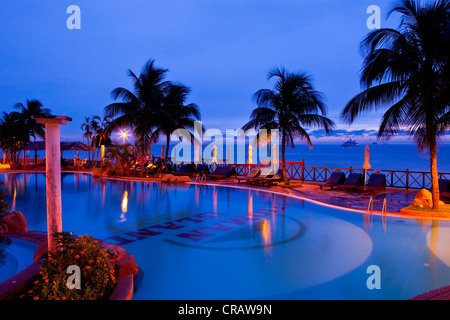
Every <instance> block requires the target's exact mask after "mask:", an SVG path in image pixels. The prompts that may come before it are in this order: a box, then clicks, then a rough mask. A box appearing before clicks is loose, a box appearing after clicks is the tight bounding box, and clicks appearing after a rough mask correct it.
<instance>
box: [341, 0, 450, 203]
mask: <svg viewBox="0 0 450 320" xmlns="http://www.w3.org/2000/svg"><path fill="white" fill-rule="evenodd" d="M393 12H397V13H400V14H402V18H401V23H400V26H399V28H398V30H395V29H388V28H383V29H379V30H375V31H373V32H371V33H369V34H368V35H367V36H366V37H365V39H364V40H363V41H362V42H361V52H362V54H363V56H365V57H364V62H363V67H362V72H361V79H360V82H361V85H362V87H363V89H364V90H363V91H362V92H361V93H359V94H357V95H356V96H355V97H353V98H352V99H351V100H350V101H349V102H348V103H347V105H346V106H345V107H344V109H343V110H342V112H341V118H342V119H343V120H345V121H347V122H348V123H353V121H354V120H355V119H356V118H357V116H359V115H360V114H361V113H367V112H371V111H373V110H377V109H380V108H382V107H385V106H388V109H387V111H386V112H385V113H384V115H383V117H382V119H381V123H380V127H379V130H378V138H379V139H385V140H388V139H389V138H391V137H392V136H394V135H395V134H397V133H399V132H401V131H403V130H406V132H407V134H408V135H409V136H411V137H412V139H413V141H414V143H415V144H416V146H417V148H418V149H419V150H420V151H422V152H424V151H426V150H428V151H429V154H430V171H431V177H432V179H431V180H432V197H433V208H435V209H438V208H439V182H438V171H437V146H438V144H439V143H440V142H441V138H442V135H443V133H444V132H445V129H446V128H448V124H449V123H450V122H449V119H450V115H449V101H450V99H449V83H450V81H449V79H450V78H449V63H448V62H449V57H450V50H449V43H450V42H449V39H450V23H449V22H450V20H449V17H450V1H449V0H439V1H436V2H435V3H429V4H423V5H422V4H420V3H419V2H416V1H414V0H402V1H400V3H399V4H398V5H397V6H395V7H394V8H393V9H392V10H391V12H390V14H391V13H393Z"/></svg>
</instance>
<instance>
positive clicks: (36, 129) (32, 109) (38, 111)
mask: <svg viewBox="0 0 450 320" xmlns="http://www.w3.org/2000/svg"><path fill="white" fill-rule="evenodd" d="M14 108H15V109H17V110H18V115H17V116H18V117H19V118H21V119H22V120H23V121H24V122H25V124H26V125H27V127H28V128H29V134H30V136H32V137H33V138H34V139H35V140H36V135H37V136H39V137H41V138H42V139H45V125H43V124H40V123H37V122H36V120H34V119H32V118H31V117H32V116H48V115H50V109H48V108H44V107H43V105H42V103H41V102H40V101H39V100H27V102H26V103H25V105H24V104H23V103H21V102H19V103H17V104H16V105H15V106H14Z"/></svg>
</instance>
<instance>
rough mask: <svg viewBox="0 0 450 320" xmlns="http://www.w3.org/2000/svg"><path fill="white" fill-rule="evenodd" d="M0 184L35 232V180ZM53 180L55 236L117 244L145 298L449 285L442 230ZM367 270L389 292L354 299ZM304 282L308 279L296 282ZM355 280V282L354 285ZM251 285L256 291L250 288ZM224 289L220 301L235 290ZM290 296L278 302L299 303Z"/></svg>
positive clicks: (240, 196) (238, 196) (296, 204)
mask: <svg viewBox="0 0 450 320" xmlns="http://www.w3.org/2000/svg"><path fill="white" fill-rule="evenodd" d="M2 178H3V180H4V182H5V186H4V191H5V197H6V200H7V201H8V202H9V203H14V205H15V207H16V209H17V210H20V211H22V212H23V213H24V214H25V216H26V218H27V222H28V229H29V230H42V231H45V230H46V201H45V199H46V193H45V174H44V173H42V174H41V173H39V174H4V176H3V177H2ZM62 181H63V192H62V197H63V199H62V206H63V229H64V230H67V231H72V232H74V233H76V234H85V233H88V234H93V235H94V236H96V237H98V238H101V239H105V238H110V237H116V236H117V237H120V239H124V240H126V241H125V244H124V247H125V248H126V250H130V251H131V252H132V254H133V255H134V256H135V257H136V259H137V262H138V263H139V264H140V266H141V267H143V268H144V269H145V268H148V270H151V271H148V272H147V275H146V276H147V277H148V279H149V280H148V281H149V282H150V284H149V288H156V287H157V286H158V285H160V287H158V289H159V290H153V291H152V292H153V293H152V292H150V293H146V294H150V295H151V294H155V296H152V297H156V298H159V297H168V298H173V297H174V296H164V295H161V296H157V295H156V293H159V292H166V291H167V292H172V293H173V292H176V293H178V292H180V295H181V292H182V290H183V289H185V290H187V291H186V292H188V293H189V294H190V293H191V292H192V291H189V290H188V289H187V288H192V286H193V285H195V286H196V288H197V287H198V288H199V289H198V292H201V288H203V287H204V288H203V289H204V290H205V292H209V291H207V290H208V286H210V285H211V284H209V282H211V281H213V282H214V285H215V286H216V287H217V288H220V290H223V291H221V292H228V291H226V290H227V288H226V285H227V283H229V279H231V278H230V277H234V276H236V277H238V280H236V283H235V284H233V285H235V286H239V288H240V290H241V291H242V292H248V291H249V290H250V289H251V287H252V286H254V287H255V288H259V289H260V290H261V292H264V290H266V289H267V288H269V289H270V290H271V291H270V292H275V291H276V292H278V293H280V294H281V293H283V290H284V289H283V288H284V287H283V286H285V287H286V288H289V290H290V289H292V288H294V287H295V285H297V287H295V288H294V289H298V287H301V286H306V284H305V283H314V284H317V283H318V281H319V279H320V280H321V281H325V282H324V283H326V281H331V279H337V280H335V281H337V282H338V283H340V282H339V281H344V280H345V281H348V280H349V279H351V280H352V281H353V282H350V283H349V282H345V284H342V283H340V285H342V287H339V288H338V289H336V288H334V287H333V286H332V285H331V284H330V285H329V287H327V289H329V292H330V295H331V294H332V293H333V292H336V293H338V294H339V296H338V297H337V298H345V297H347V296H348V297H351V298H355V297H356V298H360V297H364V298H367V297H368V298H371V297H372V296H373V295H375V296H376V297H377V298H379V297H381V298H392V297H394V298H399V297H400V298H409V297H411V296H412V295H414V294H419V293H421V292H423V291H426V290H431V289H433V288H435V287H438V286H440V285H446V284H448V283H446V282H447V280H446V279H449V278H450V271H449V270H450V246H449V243H450V223H449V222H444V221H441V222H438V221H431V220H417V221H415V220H413V219H400V218H393V217H384V216H379V215H369V214H360V213H351V212H345V211H339V210H333V209H330V208H326V207H321V206H317V205H313V204H311V203H308V202H306V201H301V200H299V199H292V198H288V197H284V196H281V197H280V196H277V195H274V194H272V193H267V192H261V191H249V190H243V189H233V188H227V187H217V186H207V185H180V184H172V183H160V182H145V181H131V180H114V179H100V178H93V177H91V175H89V174H75V175H74V174H63V175H62ZM387 225H389V227H387V228H386V226H387ZM180 234H184V237H180ZM116 239H119V238H116ZM372 243H373V246H372ZM119 245H120V244H119ZM142 248H145V250H142ZM150 248H151V249H150ZM200 249H201V250H200ZM189 250H192V251H189ZM258 250H259V251H258ZM366 259H367V260H366ZM160 264H161V265H160ZM370 264H374V265H378V266H380V269H381V272H382V275H383V279H382V281H383V283H382V288H389V290H387V289H385V290H382V291H379V292H382V293H377V292H374V291H372V292H368V290H365V291H364V289H365V280H366V278H364V277H365V275H366V273H365V270H366V268H367V266H368V265H370ZM180 265H183V266H184V265H186V268H184V267H183V268H181V269H180ZM203 266H209V267H208V268H209V269H208V270H205V269H204V268H203ZM338 267H339V268H338ZM358 268H359V269H358ZM247 270H248V271H247ZM219 271H220V272H219ZM338 271H339V272H338ZM333 272H335V273H333ZM350 272H352V273H351V274H350V275H348V273H350ZM153 273H154V276H153ZM326 273H329V274H326ZM332 273H333V274H332ZM241 274H242V276H241ZM178 275H179V276H178ZM307 275H309V277H310V279H307V280H305V279H303V278H301V277H306V276H307ZM343 275H346V277H343V278H340V276H343ZM169 276H172V277H173V280H171V279H169ZM222 277H225V278H222ZM227 277H228V278H227ZM239 277H240V278H239ZM361 277H363V278H364V279H363V280H364V281H363V282H361V283H362V285H359V284H358V281H360V280H361ZM156 278H158V279H159V278H160V279H161V281H160V283H159V282H158V281H159V280H158V279H156ZM258 278H261V279H262V278H264V279H265V281H266V282H265V283H264V284H261V283H257V281H258ZM201 279H203V280H204V281H203V282H202V281H201ZM211 279H218V280H217V281H216V280H211ZM220 279H222V280H220ZM251 279H255V282H251ZM339 279H344V280H339ZM411 279H414V281H411ZM219 280H220V281H219ZM333 281H334V280H333ZM167 283H170V286H172V288H167V286H168V284H167ZM330 283H334V282H330ZM383 284H384V287H383ZM244 285H247V287H245V286H244ZM324 285H325V284H324ZM202 286H203V287H202ZM361 287H362V289H363V290H362V291H361ZM173 288H175V289H173ZM348 288H350V289H348ZM355 288H359V289H355ZM178 289H179V290H178ZM232 289H233V290H232ZM232 289H230V291H229V292H236V291H239V290H236V288H232ZM259 289H258V290H259ZM269 289H267V290H269ZM282 289H283V290H282ZM294 289H292V290H294ZM335 289H336V290H335ZM209 290H212V289H211V288H209ZM255 290H256V289H255ZM286 290H287V289H286ZM217 291H218V292H219V289H217ZM294 291H295V290H294ZM294 291H293V292H294ZM295 292H296V293H295V294H294V295H292V296H288V298H299V297H300V298H305V296H301V294H300V291H295ZM313 293H314V294H316V292H313ZM313 293H311V292H309V294H313ZM322 293H323V292H321V293H317V295H316V296H313V297H321V294H322ZM377 294H378V296H377ZM186 297H191V296H183V298H186ZM200 297H203V296H200ZM214 297H216V296H211V298H214ZM218 297H224V296H222V295H220V294H218ZM231 297H233V296H232V295H231ZM308 297H310V296H307V298H308ZM192 298H194V296H192ZM245 298H253V296H251V295H250V296H245Z"/></svg>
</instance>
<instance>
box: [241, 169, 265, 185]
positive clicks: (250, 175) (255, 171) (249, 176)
mask: <svg viewBox="0 0 450 320" xmlns="http://www.w3.org/2000/svg"><path fill="white" fill-rule="evenodd" d="M260 174H261V169H260V168H253V169H252V170H250V172H249V173H248V174H247V175H246V176H237V177H236V179H237V180H238V183H241V181H247V180H249V179H252V178H256V177H257V176H259V175H260Z"/></svg>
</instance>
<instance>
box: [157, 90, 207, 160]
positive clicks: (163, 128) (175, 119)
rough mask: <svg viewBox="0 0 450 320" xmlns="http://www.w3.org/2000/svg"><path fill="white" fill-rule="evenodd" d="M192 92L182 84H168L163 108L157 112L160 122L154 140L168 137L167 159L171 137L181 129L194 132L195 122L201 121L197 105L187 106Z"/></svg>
mask: <svg viewBox="0 0 450 320" xmlns="http://www.w3.org/2000/svg"><path fill="white" fill-rule="evenodd" d="M190 92H191V89H190V88H188V87H187V86H185V85H183V84H181V83H170V84H168V85H167V86H166V88H165V90H164V97H163V103H162V106H161V108H160V109H158V110H156V112H155V115H156V116H157V118H158V119H159V121H158V123H157V124H156V126H155V129H154V131H153V135H152V139H153V140H154V141H157V140H158V139H159V137H160V135H164V136H165V137H166V149H165V152H166V154H165V158H166V159H167V158H168V156H169V144H170V135H171V134H172V133H174V131H175V130H177V129H180V128H183V129H186V130H189V129H190V130H194V125H195V121H199V120H200V119H201V115H200V111H199V108H198V106H197V105H196V104H195V103H189V104H186V100H187V97H188V95H189V93H190ZM202 130H204V129H203V128H202ZM191 137H192V135H191ZM179 138H181V137H179Z"/></svg>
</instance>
